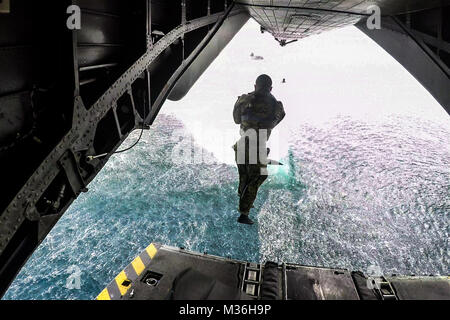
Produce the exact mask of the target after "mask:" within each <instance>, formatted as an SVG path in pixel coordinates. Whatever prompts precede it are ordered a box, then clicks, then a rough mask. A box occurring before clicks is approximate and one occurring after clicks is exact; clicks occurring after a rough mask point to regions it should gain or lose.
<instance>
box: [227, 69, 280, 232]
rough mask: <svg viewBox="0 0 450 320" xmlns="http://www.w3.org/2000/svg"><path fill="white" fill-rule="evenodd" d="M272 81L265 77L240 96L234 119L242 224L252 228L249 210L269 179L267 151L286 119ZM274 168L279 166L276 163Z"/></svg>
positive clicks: (261, 76)
mask: <svg viewBox="0 0 450 320" xmlns="http://www.w3.org/2000/svg"><path fill="white" fill-rule="evenodd" d="M271 91H272V79H271V78H270V77H269V76H268V75H266V74H262V75H260V76H259V77H258V78H257V79H256V83H255V91H253V92H250V93H248V94H243V95H241V96H240V97H239V98H238V100H237V102H236V104H235V105H234V109H233V118H234V122H235V123H236V124H239V125H240V135H241V138H240V139H239V140H238V141H237V142H236V144H235V145H234V146H233V149H234V151H235V160H236V164H237V167H238V172H239V187H238V195H239V208H238V210H239V212H240V216H239V218H238V222H239V223H244V224H253V221H252V220H251V219H250V218H249V214H250V209H251V208H252V207H253V203H254V201H255V199H256V196H257V193H258V189H259V187H260V186H261V185H262V184H263V182H264V181H265V180H266V179H267V165H268V164H269V160H268V159H267V156H268V154H269V152H270V150H269V148H267V147H266V144H267V140H268V139H269V137H270V134H271V131H272V129H273V128H275V127H276V126H277V125H278V124H279V123H280V122H281V120H283V118H284V117H285V115H286V114H285V112H284V108H283V104H282V103H281V101H278V100H277V99H275V97H274V96H273V95H272V93H271ZM274 164H279V163H275V161H274Z"/></svg>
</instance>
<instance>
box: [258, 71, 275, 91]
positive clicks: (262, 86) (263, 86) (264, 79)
mask: <svg viewBox="0 0 450 320" xmlns="http://www.w3.org/2000/svg"><path fill="white" fill-rule="evenodd" d="M255 87H256V90H257V91H259V90H263V91H270V89H271V88H272V79H271V78H270V77H269V76H268V75H267V74H262V75H260V76H259V77H258V78H256V82H255Z"/></svg>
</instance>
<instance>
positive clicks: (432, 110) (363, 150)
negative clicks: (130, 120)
mask: <svg viewBox="0 0 450 320" xmlns="http://www.w3.org/2000/svg"><path fill="white" fill-rule="evenodd" d="M258 36H260V33H259V30H258V26H257V25H255V23H253V22H251V23H250V24H249V25H247V26H246V27H245V28H244V29H243V30H242V31H241V33H239V34H238V35H237V36H236V38H235V39H233V41H232V42H231V43H230V45H229V46H228V47H227V48H226V49H225V50H224V52H223V53H222V54H221V56H220V57H219V58H218V59H217V60H216V61H215V62H214V63H213V64H212V65H211V66H210V68H209V69H208V72H206V73H205V74H204V75H203V76H202V78H201V79H200V80H199V81H198V83H197V84H196V86H194V88H193V89H192V90H191V92H190V93H189V94H188V95H187V96H186V98H185V99H183V100H182V101H181V102H179V103H173V102H167V103H166V104H165V106H164V108H163V110H162V114H160V115H159V116H158V118H157V120H156V121H155V123H154V125H153V126H152V127H151V130H149V131H146V132H144V135H143V138H142V140H141V141H140V142H139V143H138V145H137V146H136V147H135V148H133V149H132V150H130V151H129V152H127V153H124V154H117V155H114V156H113V157H112V158H111V160H110V161H109V162H108V163H107V165H106V166H105V168H104V169H103V170H102V171H101V172H100V173H99V174H98V176H97V177H96V178H95V180H94V181H93V182H92V183H91V184H90V185H89V192H88V193H86V194H82V195H81V196H80V197H79V198H78V199H77V200H76V201H75V202H74V204H73V205H72V206H71V207H70V208H69V210H68V211H67V212H66V213H65V214H64V216H63V217H62V218H61V220H60V221H59V222H58V224H57V225H56V226H55V227H54V229H53V230H52V231H51V232H50V234H49V235H48V236H47V238H46V239H45V240H44V242H43V243H42V244H41V246H40V247H39V248H38V249H37V250H36V251H35V253H34V254H33V256H32V257H31V258H30V260H29V261H28V262H27V264H26V265H25V266H24V268H23V269H22V270H21V271H20V273H19V275H18V277H17V278H16V280H15V281H14V282H13V284H12V285H11V287H10V289H9V291H8V292H7V293H6V295H5V296H4V299H93V298H95V297H96V296H97V295H98V293H100V292H101V290H102V289H103V288H104V287H105V286H106V285H107V284H108V283H109V282H110V281H111V280H112V279H113V278H114V277H115V276H116V275H117V274H118V272H120V271H121V270H122V269H123V268H124V267H125V266H126V265H127V264H129V262H130V261H131V260H132V259H133V258H134V257H135V256H136V255H137V254H138V253H139V252H140V251H141V250H143V249H144V248H145V247H146V246H147V245H148V244H149V243H151V242H159V243H162V244H167V245H172V246H178V247H179V246H182V247H185V248H186V249H188V250H194V251H199V252H208V253H210V254H214V255H219V256H224V257H231V258H234V259H242V260H248V261H254V262H263V261H267V260H271V261H277V262H289V263H298V264H305V265H315V266H329V267H342V268H348V269H351V270H361V271H363V272H366V271H367V270H368V269H369V268H372V267H373V266H378V267H379V268H380V269H381V270H382V271H383V272H384V273H385V274H392V273H395V274H416V275H430V274H433V275H448V274H449V271H450V270H449V262H450V253H449V243H448V238H449V221H450V220H449V215H450V118H449V117H448V115H447V114H446V113H445V112H444V111H443V110H442V108H441V107H440V106H439V105H438V104H437V103H436V101H435V100H434V99H433V98H432V97H431V96H430V95H429V94H428V93H427V92H426V90H425V89H424V88H423V87H421V86H420V85H419V84H417V82H416V81H415V80H414V78H413V77H411V75H409V74H408V73H407V72H406V71H405V70H404V69H402V67H401V66H399V65H398V63H396V62H395V61H394V60H393V59H392V58H391V57H389V56H388V55H387V54H386V53H385V52H384V51H383V50H381V49H380V48H378V47H376V46H375V45H374V44H373V43H372V42H371V40H370V39H368V38H365V37H364V36H362V35H361V34H360V33H358V31H357V30H356V29H354V28H347V29H343V30H341V31H336V32H334V33H333V32H331V33H329V34H328V35H324V36H322V35H321V36H317V37H313V38H311V39H305V40H304V41H302V42H299V44H298V46H297V47H292V46H290V47H287V48H283V49H280V48H278V47H275V45H276V44H274V42H273V40H272V39H268V41H269V40H270V41H269V42H264V41H260V39H259V38H258ZM264 36H265V37H268V36H267V35H264ZM280 50H283V51H280ZM250 52H254V53H255V54H257V55H262V56H264V60H263V61H258V62H255V61H251V60H250V59H249V54H250ZM329 52H332V53H333V54H332V55H331V54H328V53H329ZM281 54H283V56H282V57H283V59H280V57H281ZM368 59H369V60H368ZM234 66H238V67H234ZM243 66H245V67H243ZM233 68H234V69H233ZM230 70H232V71H233V72H231V73H230ZM263 72H266V73H269V74H270V75H272V77H273V79H274V81H275V83H274V94H275V96H276V97H277V98H279V99H280V100H282V101H283V103H284V106H285V109H286V114H287V116H286V119H285V120H284V121H283V122H282V124H281V125H280V126H279V127H277V129H276V130H275V131H274V133H273V135H272V137H271V143H272V146H271V147H272V150H273V152H271V158H274V159H276V160H280V161H281V162H283V163H284V166H281V167H275V168H272V169H271V175H270V177H269V178H268V179H267V180H266V182H265V183H264V185H263V186H262V187H261V189H260V192H259V194H258V198H257V200H256V202H255V208H254V209H253V211H252V213H251V217H252V218H254V220H255V221H256V223H255V225H253V226H247V225H241V224H238V223H237V222H236V218H237V216H238V213H237V210H236V209H237V204H238V196H237V192H236V188H237V181H238V174H237V168H236V166H235V165H234V163H233V161H232V160H231V161H230V157H231V159H232V158H233V151H232V149H231V148H230V147H231V144H232V142H233V141H234V139H235V138H236V136H237V134H238V128H237V126H235V125H234V123H233V122H232V118H231V110H232V106H233V104H234V101H235V100H236V97H237V95H238V94H240V93H242V92H249V91H251V84H252V82H251V81H254V78H255V76H256V75H257V74H260V73H263ZM283 77H285V78H286V80H287V82H286V84H283V85H280V80H281V79H282V78H283ZM224 83H225V84H226V85H224ZM212 106H213V107H212ZM199 122H200V123H201V126H200V127H199V126H198V123H199ZM229 132H231V133H230V134H228V133H229ZM220 133H222V134H220ZM233 134H234V135H233ZM138 136H139V132H138V131H136V132H133V133H132V134H131V135H130V137H129V139H128V140H127V141H126V142H125V143H124V147H125V146H126V145H130V144H132V143H133V142H134V141H135V140H136V139H137V137H138ZM205 137H206V138H205ZM180 146H181V147H184V149H181V150H184V151H186V150H188V152H184V153H180V152H179V151H180ZM180 159H182V161H180ZM199 159H201V160H202V161H198V160H199ZM188 160H190V161H188ZM74 276H79V279H80V283H79V287H77V286H75V288H74V286H73V281H72V280H73V279H74Z"/></svg>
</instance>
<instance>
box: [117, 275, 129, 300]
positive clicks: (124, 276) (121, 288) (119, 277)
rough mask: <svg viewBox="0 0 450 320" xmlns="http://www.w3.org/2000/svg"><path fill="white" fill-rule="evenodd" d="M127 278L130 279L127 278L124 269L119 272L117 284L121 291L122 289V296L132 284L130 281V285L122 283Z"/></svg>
mask: <svg viewBox="0 0 450 320" xmlns="http://www.w3.org/2000/svg"><path fill="white" fill-rule="evenodd" d="M125 280H128V278H127V276H126V274H125V272H124V271H122V272H121V273H119V275H118V276H117V277H116V283H117V286H118V287H119V291H120V294H121V295H122V296H123V295H124V294H125V293H126V292H127V290H128V288H129V287H130V285H131V283H130V284H129V285H128V286H124V285H122V283H123V282H124V281H125ZM128 281H130V280H128Z"/></svg>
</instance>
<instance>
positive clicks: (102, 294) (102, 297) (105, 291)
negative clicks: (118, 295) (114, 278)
mask: <svg viewBox="0 0 450 320" xmlns="http://www.w3.org/2000/svg"><path fill="white" fill-rule="evenodd" d="M97 300H111V298H110V297H109V292H108V289H106V288H105V289H103V291H102V292H100V294H99V295H98V296H97Z"/></svg>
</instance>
